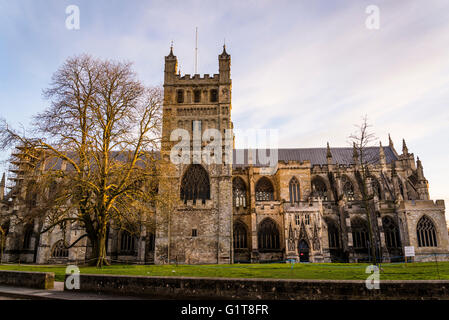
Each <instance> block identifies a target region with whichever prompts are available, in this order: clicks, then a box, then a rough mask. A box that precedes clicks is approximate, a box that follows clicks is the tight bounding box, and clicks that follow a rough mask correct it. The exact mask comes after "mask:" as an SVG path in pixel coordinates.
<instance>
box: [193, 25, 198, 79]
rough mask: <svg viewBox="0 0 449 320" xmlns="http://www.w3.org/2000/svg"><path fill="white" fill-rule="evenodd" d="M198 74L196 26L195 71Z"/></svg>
mask: <svg viewBox="0 0 449 320" xmlns="http://www.w3.org/2000/svg"><path fill="white" fill-rule="evenodd" d="M194 74H198V27H196V29H195V73H194Z"/></svg>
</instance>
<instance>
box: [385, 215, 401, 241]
mask: <svg viewBox="0 0 449 320" xmlns="http://www.w3.org/2000/svg"><path fill="white" fill-rule="evenodd" d="M382 226H383V229H384V234H385V242H386V245H387V248H400V247H402V246H401V238H400V236H399V228H398V226H397V225H396V223H395V222H394V221H393V219H392V218H391V217H384V218H383V219H382Z"/></svg>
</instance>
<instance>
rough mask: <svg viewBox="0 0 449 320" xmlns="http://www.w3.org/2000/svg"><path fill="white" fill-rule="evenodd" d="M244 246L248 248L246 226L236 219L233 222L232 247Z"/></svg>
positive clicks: (242, 247)
mask: <svg viewBox="0 0 449 320" xmlns="http://www.w3.org/2000/svg"><path fill="white" fill-rule="evenodd" d="M246 248H248V243H247V232H246V228H245V226H244V225H243V223H241V222H238V221H237V222H236V223H235V224H234V249H246Z"/></svg>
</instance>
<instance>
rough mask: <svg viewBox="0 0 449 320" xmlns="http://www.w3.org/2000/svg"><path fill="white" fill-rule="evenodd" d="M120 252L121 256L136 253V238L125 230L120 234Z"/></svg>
mask: <svg viewBox="0 0 449 320" xmlns="http://www.w3.org/2000/svg"><path fill="white" fill-rule="evenodd" d="M120 251H121V254H134V253H135V252H136V237H134V236H133V235H132V234H131V233H129V232H128V231H126V230H123V231H122V232H121V236H120Z"/></svg>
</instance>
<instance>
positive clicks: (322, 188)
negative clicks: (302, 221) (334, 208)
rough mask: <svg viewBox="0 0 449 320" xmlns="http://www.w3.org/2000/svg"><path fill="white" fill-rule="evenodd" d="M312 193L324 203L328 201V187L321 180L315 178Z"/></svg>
mask: <svg viewBox="0 0 449 320" xmlns="http://www.w3.org/2000/svg"><path fill="white" fill-rule="evenodd" d="M312 193H313V195H315V196H316V197H318V198H321V199H322V200H323V201H327V200H328V197H327V187H326V184H325V183H324V181H323V179H321V178H314V179H313V180H312Z"/></svg>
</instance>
